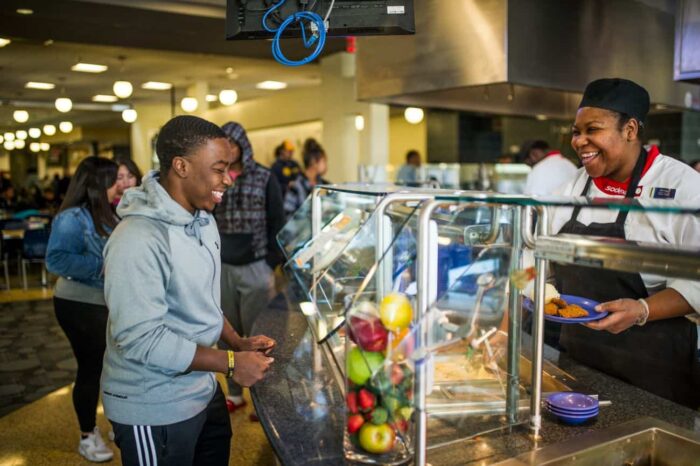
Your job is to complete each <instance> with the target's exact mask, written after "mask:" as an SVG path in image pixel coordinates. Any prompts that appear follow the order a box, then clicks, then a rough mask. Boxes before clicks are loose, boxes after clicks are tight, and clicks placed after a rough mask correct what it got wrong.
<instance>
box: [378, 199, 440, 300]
mask: <svg viewBox="0 0 700 466" xmlns="http://www.w3.org/2000/svg"><path fill="white" fill-rule="evenodd" d="M432 198H433V196H432V195H430V194H417V193H405V192H399V193H394V194H389V195H387V196H384V198H383V199H382V200H381V201H380V202H379V203H378V204H377V208H376V209H375V211H374V216H375V217H376V225H375V229H376V230H375V231H376V238H377V244H376V247H375V250H374V258H375V260H376V261H377V262H379V261H381V262H380V263H379V268H378V269H377V282H376V283H377V301H379V300H381V299H382V298H383V297H384V295H385V294H386V293H388V292H389V291H390V290H391V284H392V271H393V257H392V256H390V253H391V252H390V251H389V252H388V253H387V251H388V249H389V247H390V246H391V242H392V241H393V232H392V231H391V222H390V221H388V219H387V218H386V216H385V214H386V210H387V209H388V208H389V206H390V205H391V204H394V203H397V202H411V201H416V202H420V201H424V200H426V199H432Z"/></svg>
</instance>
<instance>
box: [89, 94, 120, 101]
mask: <svg viewBox="0 0 700 466" xmlns="http://www.w3.org/2000/svg"><path fill="white" fill-rule="evenodd" d="M117 100H119V99H118V98H117V96H116V95H104V94H97V95H93V96H92V101H93V102H116V101H117Z"/></svg>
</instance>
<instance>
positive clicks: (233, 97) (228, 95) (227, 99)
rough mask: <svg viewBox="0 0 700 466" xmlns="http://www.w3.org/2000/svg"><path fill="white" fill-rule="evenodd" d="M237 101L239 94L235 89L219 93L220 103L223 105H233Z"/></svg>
mask: <svg viewBox="0 0 700 466" xmlns="http://www.w3.org/2000/svg"><path fill="white" fill-rule="evenodd" d="M236 101H238V92H236V91H234V90H233V89H224V90H223V91H221V92H219V102H221V105H226V106H229V105H233V104H235V103H236Z"/></svg>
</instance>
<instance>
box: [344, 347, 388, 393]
mask: <svg viewBox="0 0 700 466" xmlns="http://www.w3.org/2000/svg"><path fill="white" fill-rule="evenodd" d="M383 363H384V355H383V354H382V353H377V352H373V351H362V350H361V349H359V348H358V347H354V348H353V349H351V350H350V351H349V352H348V354H347V355H346V356H345V365H346V370H347V375H348V378H349V379H350V381H351V382H353V383H354V384H356V385H364V384H366V383H367V381H368V380H369V378H370V377H371V376H372V374H373V373H374V372H375V371H376V370H377V369H380V368H381V367H382V364H383Z"/></svg>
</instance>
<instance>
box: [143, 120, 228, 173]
mask: <svg viewBox="0 0 700 466" xmlns="http://www.w3.org/2000/svg"><path fill="white" fill-rule="evenodd" d="M219 138H223V139H226V134H224V132H223V130H222V129H221V128H219V127H218V126H217V125H215V124H214V123H212V122H210V121H207V120H205V119H203V118H199V117H196V116H192V115H181V116H176V117H175V118H173V119H171V120H170V121H168V122H167V123H166V124H165V125H164V126H163V127H162V128H161V129H160V133H159V134H158V140H157V141H156V153H157V154H158V160H159V161H160V171H161V173H163V174H165V173H167V172H168V170H170V167H171V166H172V165H173V159H174V158H175V157H178V156H180V157H187V156H189V155H192V154H193V153H194V152H196V151H197V149H199V148H200V147H201V146H203V145H204V144H206V143H207V142H208V141H210V140H211V139H219Z"/></svg>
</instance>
